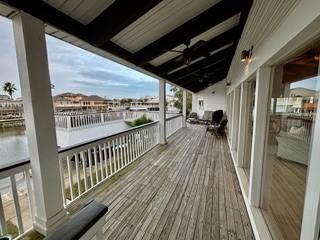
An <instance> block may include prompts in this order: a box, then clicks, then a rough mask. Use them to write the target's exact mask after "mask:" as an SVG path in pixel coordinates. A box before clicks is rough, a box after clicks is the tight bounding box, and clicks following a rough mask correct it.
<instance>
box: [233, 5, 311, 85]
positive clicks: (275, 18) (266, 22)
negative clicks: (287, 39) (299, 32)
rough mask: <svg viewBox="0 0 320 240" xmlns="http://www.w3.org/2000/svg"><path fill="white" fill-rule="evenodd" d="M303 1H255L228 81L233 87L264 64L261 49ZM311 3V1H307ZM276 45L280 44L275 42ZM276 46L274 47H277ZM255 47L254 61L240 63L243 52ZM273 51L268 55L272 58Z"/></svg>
mask: <svg viewBox="0 0 320 240" xmlns="http://www.w3.org/2000/svg"><path fill="white" fill-rule="evenodd" d="M300 2H303V1H301V0H281V1H279V0H254V1H253V5H252V8H251V11H250V14H249V16H248V19H247V23H246V25H245V28H244V31H243V33H242V36H241V39H240V41H239V44H238V47H237V50H236V53H235V56H234V58H233V60H232V64H231V67H230V70H229V73H228V77H227V79H228V80H230V81H231V82H232V85H233V86H234V85H236V84H238V83H239V82H240V81H241V80H243V79H244V78H247V77H248V76H250V74H252V73H253V72H254V71H255V70H256V69H257V67H258V66H260V65H262V64H263V60H265V57H263V58H261V55H260V49H261V48H264V46H265V42H267V41H269V40H270V39H271V38H272V37H273V36H272V35H271V33H273V32H274V31H275V30H277V29H279V27H280V26H281V25H283V23H284V21H285V19H286V18H287V17H288V15H289V14H290V13H291V12H292V11H293V9H294V8H295V7H296V6H297V5H298V4H300V5H301V4H302V3H300ZM307 2H309V0H307ZM275 43H276V45H278V44H280V42H279V41H275ZM276 45H274V46H273V47H276ZM251 46H253V59H252V62H251V63H250V65H246V64H244V63H243V62H241V61H240V56H241V51H242V50H247V49H250V47H251ZM272 53H273V49H272V48H270V49H269V51H267V54H268V55H270V56H271V54H272Z"/></svg>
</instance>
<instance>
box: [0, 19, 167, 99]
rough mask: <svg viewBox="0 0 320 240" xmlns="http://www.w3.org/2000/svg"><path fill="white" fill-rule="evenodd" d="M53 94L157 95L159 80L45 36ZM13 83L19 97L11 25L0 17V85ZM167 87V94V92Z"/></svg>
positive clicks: (1, 92)
mask: <svg viewBox="0 0 320 240" xmlns="http://www.w3.org/2000/svg"><path fill="white" fill-rule="evenodd" d="M46 40H47V51H48V62H49V71H50V81H51V83H52V84H54V86H55V88H54V90H53V92H52V94H53V95H56V94H59V93H63V92H74V93H78V92H79V93H83V94H87V95H91V94H95V95H99V96H102V97H106V98H109V99H112V98H140V97H143V96H158V95H159V93H158V89H159V88H158V80H156V79H154V78H152V77H150V76H147V75H145V74H143V73H140V72H137V71H135V70H132V69H130V68H127V67H125V66H122V65H120V64H118V63H115V62H113V61H110V60H108V59H105V58H102V57H100V56H98V55H95V54H92V53H90V52H88V51H85V50H82V49H80V48H78V47H75V46H73V45H71V44H68V43H65V42H63V41H61V40H59V39H56V38H53V37H51V36H48V35H47V36H46ZM8 81H9V82H13V83H14V84H15V85H16V86H17V88H18V91H17V92H16V93H15V94H14V97H19V96H21V93H20V84H19V75H18V67H17V61H16V52H15V45H14V38H13V29H12V22H11V20H9V19H6V18H4V17H1V16H0V85H1V86H2V85H3V83H4V82H8ZM169 89H170V87H169V85H168V84H167V93H170V92H169ZM0 94H3V91H2V88H1V89H0Z"/></svg>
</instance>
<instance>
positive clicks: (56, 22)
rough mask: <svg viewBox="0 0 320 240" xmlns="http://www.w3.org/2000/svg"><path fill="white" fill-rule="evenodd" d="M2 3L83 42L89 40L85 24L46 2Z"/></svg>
mask: <svg viewBox="0 0 320 240" xmlns="http://www.w3.org/2000/svg"><path fill="white" fill-rule="evenodd" d="M0 2H2V3H4V4H6V5H9V6H12V7H14V8H16V9H19V10H22V11H24V12H26V13H28V14H30V15H32V16H35V17H36V18H38V19H41V20H42V21H44V22H46V23H48V24H50V25H52V26H54V27H56V28H57V29H61V30H63V31H65V32H68V33H70V34H72V35H74V36H76V37H78V38H80V39H82V40H85V41H86V40H87V35H86V27H85V26H84V25H83V24H81V23H80V22H78V21H76V20H74V19H73V18H71V17H69V16H68V15H66V14H64V13H62V12H60V11H59V10H57V9H56V8H54V7H52V6H50V5H49V4H47V3H46V2H44V1H41V0H33V1H23V0H0Z"/></svg>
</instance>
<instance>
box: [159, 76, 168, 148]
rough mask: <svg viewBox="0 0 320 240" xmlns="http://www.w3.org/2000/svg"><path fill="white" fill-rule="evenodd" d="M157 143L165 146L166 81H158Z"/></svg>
mask: <svg viewBox="0 0 320 240" xmlns="http://www.w3.org/2000/svg"><path fill="white" fill-rule="evenodd" d="M159 123H160V131H159V143H160V144H166V143H167V137H166V81H165V80H159Z"/></svg>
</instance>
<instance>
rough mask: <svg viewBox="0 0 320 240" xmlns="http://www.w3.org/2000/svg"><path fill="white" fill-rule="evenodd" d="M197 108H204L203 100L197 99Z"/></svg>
mask: <svg viewBox="0 0 320 240" xmlns="http://www.w3.org/2000/svg"><path fill="white" fill-rule="evenodd" d="M199 110H200V111H201V110H204V100H202V99H201V100H199Z"/></svg>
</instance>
